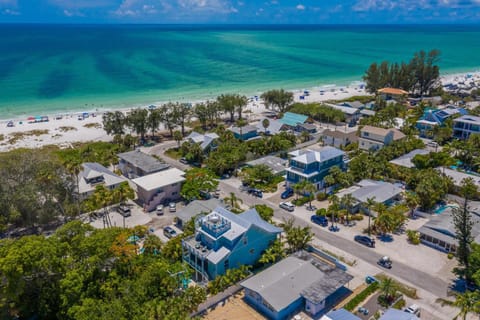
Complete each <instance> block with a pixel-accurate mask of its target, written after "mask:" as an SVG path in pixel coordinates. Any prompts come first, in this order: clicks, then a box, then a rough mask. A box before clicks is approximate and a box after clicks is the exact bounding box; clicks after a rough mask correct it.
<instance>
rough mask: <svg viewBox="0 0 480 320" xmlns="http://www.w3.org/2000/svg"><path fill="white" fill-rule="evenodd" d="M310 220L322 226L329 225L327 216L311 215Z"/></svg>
mask: <svg viewBox="0 0 480 320" xmlns="http://www.w3.org/2000/svg"><path fill="white" fill-rule="evenodd" d="M310 220H311V221H312V222H314V223H316V224H319V225H321V226H322V227H326V226H328V219H327V218H326V217H325V216H317V215H313V216H311V217H310Z"/></svg>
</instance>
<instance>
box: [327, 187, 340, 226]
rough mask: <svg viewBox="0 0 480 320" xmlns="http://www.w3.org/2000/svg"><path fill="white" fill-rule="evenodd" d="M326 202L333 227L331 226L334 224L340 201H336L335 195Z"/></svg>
mask: <svg viewBox="0 0 480 320" xmlns="http://www.w3.org/2000/svg"><path fill="white" fill-rule="evenodd" d="M328 202H329V210H330V211H331V212H332V226H333V224H334V223H335V212H336V211H337V210H338V209H339V207H340V200H339V199H338V196H337V195H336V194H332V195H331V196H330V197H328Z"/></svg>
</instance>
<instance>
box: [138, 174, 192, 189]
mask: <svg viewBox="0 0 480 320" xmlns="http://www.w3.org/2000/svg"><path fill="white" fill-rule="evenodd" d="M184 175H185V172H183V171H182V170H178V169H177V168H170V169H167V170H163V171H160V172H156V173H152V174H149V175H146V176H143V177H140V178H136V179H133V180H132V182H133V183H135V184H136V185H137V186H139V187H140V188H142V189H144V190H147V191H150V190H155V189H158V188H161V187H165V186H169V185H171V184H174V183H178V182H182V181H185V178H184Z"/></svg>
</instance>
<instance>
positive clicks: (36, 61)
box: [0, 25, 480, 119]
mask: <svg viewBox="0 0 480 320" xmlns="http://www.w3.org/2000/svg"><path fill="white" fill-rule="evenodd" d="M0 37H1V39H2V40H1V41H0V119H8V118H10V117H22V116H23V115H37V114H52V113H56V112H68V111H83V110H95V109H105V108H114V107H117V108H124V107H128V106H133V105H145V104H149V103H153V102H155V101H169V100H172V101H184V102H188V101H191V100H199V99H205V98H209V97H210V98H211V97H215V96H216V95H218V94H220V93H229V92H240V93H243V94H248V95H252V94H254V93H257V92H261V91H264V90H268V89H273V88H280V87H283V88H287V89H302V88H307V87H314V86H321V85H326V84H332V83H337V84H348V83H350V82H352V81H356V80H357V81H358V80H361V76H362V75H363V73H364V71H365V70H366V69H367V67H368V66H369V64H370V63H371V62H373V61H382V60H389V61H402V60H408V59H410V57H411V56H412V54H413V53H414V52H416V51H419V50H430V49H433V48H436V49H439V50H441V52H442V56H441V62H440V66H441V71H442V72H444V73H454V72H463V71H474V70H478V69H480V54H479V52H480V41H479V40H478V39H480V26H450V25H441V26H358V25H355V26H186V25H185V26H178V25H177V26H165V25H106V26H105V25H0Z"/></svg>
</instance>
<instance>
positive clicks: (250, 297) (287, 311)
mask: <svg viewBox="0 0 480 320" xmlns="http://www.w3.org/2000/svg"><path fill="white" fill-rule="evenodd" d="M244 299H245V301H246V302H247V303H248V304H250V305H251V306H252V307H253V308H255V309H256V310H258V311H259V312H260V313H262V314H263V315H265V316H266V317H267V318H269V319H272V320H284V319H288V318H290V317H291V316H292V314H293V313H294V312H295V311H297V310H299V309H302V308H303V305H304V304H305V299H304V298H303V297H298V299H297V300H295V301H293V302H292V303H291V304H290V305H288V307H286V308H284V309H282V310H280V311H278V312H277V311H274V310H273V308H271V307H270V306H269V305H268V303H266V302H265V301H264V300H263V298H262V297H261V296H260V295H258V294H257V293H256V292H254V291H251V290H249V289H247V288H245V297H244Z"/></svg>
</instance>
